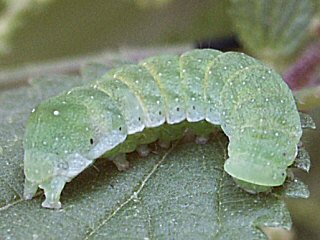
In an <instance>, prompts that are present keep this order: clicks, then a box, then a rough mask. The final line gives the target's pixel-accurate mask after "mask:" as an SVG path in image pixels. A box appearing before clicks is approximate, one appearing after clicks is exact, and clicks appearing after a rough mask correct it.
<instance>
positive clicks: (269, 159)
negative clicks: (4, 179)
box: [24, 49, 302, 208]
mask: <svg viewBox="0 0 320 240" xmlns="http://www.w3.org/2000/svg"><path fill="white" fill-rule="evenodd" d="M216 125H220V126H221V128H222V130H223V131H224V132H225V134H226V135H227V136H228V138H229V140H230V143H229V146H228V156H229V158H228V159H227V160H226V162H225V166H224V168H225V170H226V172H227V173H228V174H230V175H231V176H232V177H233V178H234V179H235V180H236V181H237V183H238V184H239V185H240V186H242V187H243V188H244V189H246V190H247V191H251V192H259V191H266V190H268V189H269V188H270V187H273V186H279V185H281V184H283V182H284V181H285V178H286V175H287V174H286V169H287V167H288V166H290V165H292V163H293V162H294V160H295V158H296V155H297V145H298V143H299V140H300V137H301V134H302V130H301V123H300V117H299V113H298V111H297V108H296V105H295V101H294V99H293V96H292V94H291V92H290V90H289V89H288V87H287V85H286V84H285V83H284V82H283V80H282V79H281V77H280V76H279V75H278V74H277V73H275V72H274V71H273V70H271V69H270V68H268V67H266V66H264V65H263V64H262V63H261V62H259V61H257V60H255V59H254V58H251V57H249V56H247V55H244V54H240V53H235V52H228V53H222V52H220V51H215V50H209V49H205V50H192V51H189V52H186V53H184V54H182V55H181V56H159V57H152V58H149V59H146V60H144V61H142V62H140V63H139V64H137V65H125V66H122V67H119V68H116V69H113V70H111V71H109V72H108V73H106V74H105V75H103V76H102V77H100V78H99V79H97V81H96V82H94V83H92V84H90V85H87V86H82V87H77V88H74V89H72V90H71V91H69V92H66V93H62V94H60V95H58V96H56V97H53V98H50V99H48V100H46V101H44V102H43V103H41V104H40V105H39V106H38V107H37V108H36V109H34V110H33V111H32V113H31V116H30V118H29V121H28V123H27V127H26V135H25V141H24V149H25V156H24V171H25V176H26V181H25V194H24V196H25V198H27V199H30V198H32V196H33V195H34V194H35V192H36V190H37V188H38V187H40V188H42V189H44V192H45V195H46V200H45V202H44V203H43V204H42V206H43V207H47V208H59V207H61V203H60V201H59V199H60V194H61V191H62V189H63V187H64V185H65V183H66V182H69V181H71V179H72V178H74V177H75V176H77V175H78V174H79V173H81V172H82V171H83V170H84V169H85V168H87V167H88V166H89V165H90V164H92V163H93V162H94V160H95V159H96V158H99V157H101V156H103V157H108V158H110V159H112V160H114V161H115V162H116V163H117V166H118V167H119V168H120V169H125V168H127V163H126V161H125V154H126V153H128V152H132V151H134V150H136V149H137V148H139V151H140V152H141V153H142V154H143V152H144V151H146V149H145V147H139V146H141V145H146V144H149V143H151V142H154V141H157V140H159V142H161V143H162V144H163V145H164V146H168V145H169V144H170V142H171V141H173V140H176V139H178V138H181V137H182V136H183V135H184V133H185V131H186V130H187V129H191V130H192V131H193V132H194V133H195V134H196V135H197V136H198V139H199V142H201V139H202V140H203V142H205V139H206V138H207V137H208V135H210V133H212V132H213V131H214V129H215V128H216V127H217V126H216Z"/></svg>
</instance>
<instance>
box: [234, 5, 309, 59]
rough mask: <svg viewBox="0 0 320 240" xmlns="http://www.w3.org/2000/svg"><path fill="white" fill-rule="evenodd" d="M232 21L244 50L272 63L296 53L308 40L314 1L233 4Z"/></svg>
mask: <svg viewBox="0 0 320 240" xmlns="http://www.w3.org/2000/svg"><path fill="white" fill-rule="evenodd" d="M231 2H232V4H231V11H230V13H231V17H232V20H233V23H234V26H235V30H236V32H237V33H238V34H239V37H240V39H241V41H242V43H243V44H244V46H245V47H246V48H247V49H248V50H249V51H250V52H251V53H252V54H254V55H256V56H258V57H260V58H261V59H264V60H266V61H268V62H270V63H275V62H273V61H279V59H278V58H279V57H280V58H283V57H287V56H288V55H290V54H292V53H294V52H295V51H296V50H297V49H298V48H299V47H300V46H301V44H302V42H303V40H305V39H306V37H307V31H308V26H309V24H310V22H311V19H312V17H313V15H314V4H315V3H314V1H313V0H303V1H299V0H261V1H256V0H249V1H247V0H231Z"/></svg>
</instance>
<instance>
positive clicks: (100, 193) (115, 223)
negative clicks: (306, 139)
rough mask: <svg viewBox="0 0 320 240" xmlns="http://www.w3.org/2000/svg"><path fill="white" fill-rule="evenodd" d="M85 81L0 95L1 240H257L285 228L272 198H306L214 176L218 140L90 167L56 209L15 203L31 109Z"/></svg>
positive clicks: (220, 150) (221, 142)
mask: <svg viewBox="0 0 320 240" xmlns="http://www.w3.org/2000/svg"><path fill="white" fill-rule="evenodd" d="M93 69H94V68H89V70H88V69H87V71H84V73H85V74H84V76H87V75H86V74H89V72H90V71H91V72H92V74H95V75H96V76H98V75H99V72H100V71H101V68H100V67H99V66H98V67H97V73H94V70H93ZM89 75H90V74H89ZM90 80H92V79H90V78H89V79H88V78H87V77H86V78H81V77H76V76H51V77H47V78H42V79H38V80H34V81H31V84H30V86H26V87H22V88H20V89H16V90H10V91H6V92H2V93H1V95H0V102H1V105H0V132H1V135H0V166H1V168H0V238H1V239H267V238H266V236H265V235H264V233H263V232H262V231H261V228H263V227H283V228H286V229H289V228H290V227H291V220H290V216H289V212H288V210H287V208H286V206H285V204H284V201H283V199H282V197H283V196H284V195H290V196H292V197H306V196H307V195H308V192H307V190H306V187H305V185H304V184H303V183H301V182H299V181H290V182H289V183H287V184H285V185H284V187H283V188H278V189H277V190H275V191H274V192H273V193H270V194H259V195H251V194H248V193H246V192H244V191H242V190H241V189H239V188H238V187H236V186H235V183H234V181H233V180H232V179H231V177H229V176H228V175H227V174H226V173H225V171H224V170H223V163H224V161H225V159H226V158H227V153H226V146H227V139H226V138H225V137H224V135H222V134H216V135H215V136H214V139H213V140H212V141H210V143H209V144H206V145H196V144H194V143H184V144H175V145H174V147H172V148H171V149H169V150H168V149H167V150H161V149H158V148H157V147H156V146H154V153H153V154H151V155H150V156H148V157H147V158H139V157H138V156H137V154H131V155H130V156H129V160H130V164H131V168H130V169H129V170H128V171H126V172H119V171H117V169H116V168H115V166H114V165H113V164H111V162H109V161H107V160H106V159H100V160H98V161H97V162H96V163H95V165H94V166H92V167H90V168H88V169H87V170H86V171H84V172H83V173H82V174H81V175H79V176H78V177H77V178H76V179H74V180H73V181H72V182H71V183H69V184H67V186H66V188H65V189H64V191H63V193H62V198H61V201H62V204H63V209H61V210H48V209H43V208H41V202H42V201H43V198H44V196H43V194H42V192H39V193H38V194H37V196H36V197H35V198H34V199H32V200H31V201H25V200H23V199H22V192H23V181H24V177H23V148H22V138H23V134H24V124H25V122H26V119H27V117H28V115H29V113H30V112H31V109H32V108H33V107H34V106H35V105H36V104H38V103H39V102H40V101H41V100H43V99H45V98H47V97H49V96H52V95H55V94H57V93H58V92H61V91H63V90H68V89H70V88H72V87H74V86H77V85H81V84H83V83H84V82H87V81H90Z"/></svg>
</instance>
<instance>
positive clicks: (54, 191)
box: [40, 176, 66, 209]
mask: <svg viewBox="0 0 320 240" xmlns="http://www.w3.org/2000/svg"><path fill="white" fill-rule="evenodd" d="M65 183H66V179H65V178H64V177H62V176H56V177H54V178H52V179H51V180H50V181H47V182H45V183H43V184H41V185H40V188H42V189H43V190H44V194H45V196H46V200H45V201H44V202H43V203H42V207H45V208H55V209H58V208H61V202H60V201H59V199H60V194H61V192H62V189H63V188H64V185H65Z"/></svg>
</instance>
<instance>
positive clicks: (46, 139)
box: [24, 98, 97, 184]
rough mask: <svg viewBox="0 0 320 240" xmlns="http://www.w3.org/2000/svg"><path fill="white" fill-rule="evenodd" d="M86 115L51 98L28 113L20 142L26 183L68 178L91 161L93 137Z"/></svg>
mask: <svg viewBox="0 0 320 240" xmlns="http://www.w3.org/2000/svg"><path fill="white" fill-rule="evenodd" d="M87 115H88V111H87V109H86V108H84V107H83V106H82V105H78V104H68V103H66V102H63V101H62V102H61V103H59V104H57V101H56V99H55V98H53V99H51V100H49V101H46V102H44V103H42V104H40V105H39V106H38V107H37V108H36V109H34V110H33V111H32V113H31V116H30V118H29V121H28V123H27V128H26V129H27V131H26V136H25V141H24V149H25V153H24V171H25V176H26V178H27V179H28V180H29V181H32V182H34V183H39V184H40V183H42V182H44V181H47V180H48V179H50V178H52V177H54V176H58V175H59V176H65V177H66V178H67V179H71V178H73V177H74V176H76V175H77V174H79V172H81V171H83V169H84V168H86V167H87V166H88V165H89V164H90V163H91V162H92V160H93V157H96V156H90V154H89V153H90V152H92V150H94V149H95V148H96V147H97V144H96V142H95V139H97V134H96V132H95V131H94V130H93V127H92V124H90V123H89V121H88V118H89V116H87ZM89 119H90V118H89ZM91 155H93V154H91Z"/></svg>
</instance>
